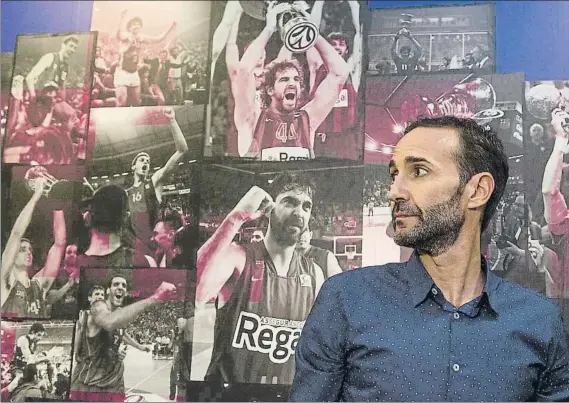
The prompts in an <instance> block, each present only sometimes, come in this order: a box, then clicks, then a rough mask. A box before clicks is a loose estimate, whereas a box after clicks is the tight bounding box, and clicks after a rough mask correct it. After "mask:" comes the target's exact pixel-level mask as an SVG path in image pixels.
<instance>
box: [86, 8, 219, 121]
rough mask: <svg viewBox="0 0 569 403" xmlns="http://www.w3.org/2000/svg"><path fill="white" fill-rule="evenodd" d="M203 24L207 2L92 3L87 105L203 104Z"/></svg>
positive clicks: (205, 45) (207, 14)
mask: <svg viewBox="0 0 569 403" xmlns="http://www.w3.org/2000/svg"><path fill="white" fill-rule="evenodd" d="M209 23H210V2H208V1H192V2H180V1H161V2H159V3H158V2H148V1H99V0H97V1H94V2H93V14H92V19H91V30H93V31H99V41H98V44H97V49H96V56H95V75H94V81H93V100H92V102H91V105H92V106H93V107H95V108H96V107H123V106H156V105H158V106H161V105H203V104H205V103H206V97H207V93H206V85H207V79H206V71H207V58H208V46H209V45H208V32H209ZM202 110H203V107H202Z"/></svg>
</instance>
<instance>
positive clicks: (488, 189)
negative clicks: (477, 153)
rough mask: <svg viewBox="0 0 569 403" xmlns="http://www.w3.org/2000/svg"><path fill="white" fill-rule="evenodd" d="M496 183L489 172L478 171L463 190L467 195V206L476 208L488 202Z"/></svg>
mask: <svg viewBox="0 0 569 403" xmlns="http://www.w3.org/2000/svg"><path fill="white" fill-rule="evenodd" d="M495 186H496V184H495V182H494V178H493V177H492V175H491V174H490V173H489V172H481V173H478V174H476V175H474V176H472V178H470V180H469V181H468V183H467V185H466V189H465V191H467V192H468V193H467V195H468V203H467V207H468V208H469V209H477V208H480V207H482V206H484V205H486V204H487V203H488V200H490V197H491V196H492V194H493V193H494V188H495Z"/></svg>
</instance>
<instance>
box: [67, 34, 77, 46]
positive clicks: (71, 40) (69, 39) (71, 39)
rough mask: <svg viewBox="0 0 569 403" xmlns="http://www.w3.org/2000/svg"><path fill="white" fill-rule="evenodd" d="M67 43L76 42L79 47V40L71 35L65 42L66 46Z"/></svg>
mask: <svg viewBox="0 0 569 403" xmlns="http://www.w3.org/2000/svg"><path fill="white" fill-rule="evenodd" d="M67 42H75V44H76V45H79V38H78V37H77V36H75V35H70V36H68V37H66V38H65V39H64V40H63V43H64V44H66V45H67Z"/></svg>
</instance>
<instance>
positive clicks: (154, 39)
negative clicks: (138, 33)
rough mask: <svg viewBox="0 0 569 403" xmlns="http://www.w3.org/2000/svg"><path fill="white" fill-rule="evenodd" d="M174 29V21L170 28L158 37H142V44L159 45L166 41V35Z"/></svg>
mask: <svg viewBox="0 0 569 403" xmlns="http://www.w3.org/2000/svg"><path fill="white" fill-rule="evenodd" d="M174 28H176V21H173V22H172V25H170V28H168V29H167V30H165V31H164V32H162V33H161V34H160V35H157V36H147V35H145V36H144V42H146V43H160V42H162V41H163V40H164V39H166V38H167V37H168V35H170V33H171V32H173V31H174Z"/></svg>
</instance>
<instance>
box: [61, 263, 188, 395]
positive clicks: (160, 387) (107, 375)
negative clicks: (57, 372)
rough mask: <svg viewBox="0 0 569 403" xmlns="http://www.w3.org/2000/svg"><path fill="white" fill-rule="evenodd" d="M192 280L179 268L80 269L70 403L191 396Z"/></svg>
mask: <svg viewBox="0 0 569 403" xmlns="http://www.w3.org/2000/svg"><path fill="white" fill-rule="evenodd" d="M187 281H188V272H187V271H185V270H176V269H163V268H159V269H156V268H154V269H119V268H116V269H107V268H104V269H98V268H88V269H82V270H81V278H80V283H79V292H78V298H79V309H80V312H79V318H78V320H77V325H76V328H75V338H74V340H75V342H74V350H73V354H74V360H73V377H72V381H71V393H70V398H71V400H79V401H90V402H93V401H106V402H108V401H111V402H123V401H152V402H166V401H172V400H174V401H176V396H177V393H178V392H177V386H180V387H181V389H180V392H181V396H182V397H185V383H184V384H181V383H180V382H181V380H184V379H185V380H187V379H188V376H187V375H185V374H184V367H183V365H185V360H183V350H184V348H185V347H186V346H187V342H186V341H185V340H186V339H187V337H185V336H184V332H185V330H186V327H187V323H186V322H187V319H188V318H187V317H186V311H185V298H186V289H187ZM117 317H119V318H120V319H119V321H118V322H115V321H114V320H113V319H114V318H117ZM109 321H110V322H109ZM109 323H110V324H109ZM115 324H116V325H115ZM102 345H104V346H105V348H104V349H103V348H98V349H95V348H93V346H102ZM87 368H89V370H88V371H87ZM95 369H96V370H95ZM185 373H188V371H187V370H186V371H185ZM179 383H180V385H179ZM127 399H128V400H127ZM178 401H183V399H180V400H178Z"/></svg>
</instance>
